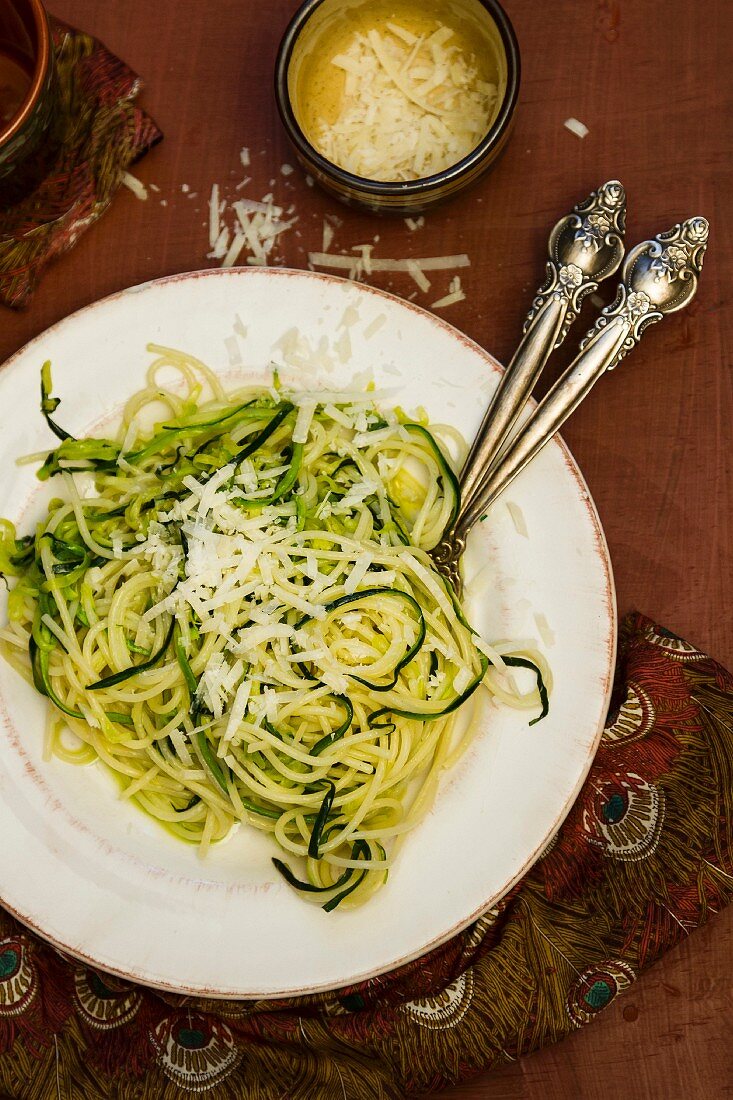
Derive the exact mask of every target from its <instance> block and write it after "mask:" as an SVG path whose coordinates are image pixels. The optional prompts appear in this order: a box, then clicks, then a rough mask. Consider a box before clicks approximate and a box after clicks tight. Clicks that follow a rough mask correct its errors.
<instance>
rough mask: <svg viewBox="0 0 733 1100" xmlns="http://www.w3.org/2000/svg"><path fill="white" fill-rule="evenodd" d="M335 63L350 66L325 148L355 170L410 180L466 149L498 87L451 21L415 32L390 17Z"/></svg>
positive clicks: (477, 136)
mask: <svg viewBox="0 0 733 1100" xmlns="http://www.w3.org/2000/svg"><path fill="white" fill-rule="evenodd" d="M331 64H333V65H335V66H336V67H337V68H339V69H341V70H342V71H343V73H344V91H343V96H342V102H341V107H340V112H339V115H338V117H337V118H336V120H335V122H333V123H332V124H328V123H327V122H326V121H325V120H323V119H321V120H320V121H319V123H318V126H317V132H316V133H315V134H314V135H313V139H314V141H315V144H316V145H317V147H318V149H319V151H320V152H321V153H322V154H323V155H324V156H326V157H327V158H328V159H329V160H331V161H333V162H334V163H335V164H338V165H340V166H341V167H342V168H344V169H346V171H349V172H353V173H354V174H355V175H358V176H364V177H366V178H368V179H375V180H390V181H395V180H410V179H420V178H422V177H424V176H431V175H434V174H435V173H436V172H441V171H443V170H444V169H446V168H448V167H450V166H451V165H452V164H455V163H456V162H457V161H459V160H461V159H462V158H463V157H465V156H467V155H468V154H469V153H470V152H471V150H472V149H474V148H475V147H476V145H477V144H478V142H479V141H480V140H481V138H482V137H483V135H484V134H485V133H486V131H487V130H488V127H489V122H490V118H491V114H492V110H493V107H494V104H495V101H496V96H497V90H496V86H495V85H494V84H489V83H488V82H486V81H485V80H482V79H481V78H480V76H479V73H478V70H477V68H476V62H475V59H474V58H473V57H467V56H466V55H465V53H464V52H463V50H462V49H461V47H460V45H459V44H458V43H457V41H456V36H455V34H454V32H453V31H452V30H451V29H450V28H449V27H445V26H438V28H437V29H436V30H435V31H434V32H433V33H432V34H428V35H422V36H420V37H419V38H417V37H416V36H415V35H413V34H412V33H411V32H409V31H407V30H406V29H405V28H402V27H400V26H398V25H397V24H395V23H388V24H387V25H386V28H385V31H384V32H383V33H380V32H379V31H377V30H371V31H369V32H368V34H362V33H356V34H355V35H354V37H353V38H352V40H351V41H350V43H349V44H348V47H347V48H346V49H345V50H344V51H342V53H340V54H338V55H337V56H336V57H334V58H332V61H331Z"/></svg>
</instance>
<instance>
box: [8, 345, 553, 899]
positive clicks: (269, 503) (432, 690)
mask: <svg viewBox="0 0 733 1100" xmlns="http://www.w3.org/2000/svg"><path fill="white" fill-rule="evenodd" d="M151 350H152V352H153V353H154V356H155V359H154V362H153V363H152V366H151V367H150V371H149V375H148V385H147V387H146V388H145V389H144V390H142V391H141V392H140V393H137V394H136V395H135V396H134V397H132V398H131V399H130V401H129V402H128V404H127V406H126V408H125V411H124V414H123V417H122V424H121V428H120V432H119V434H118V436H117V438H116V439H102V438H91V437H90V438H83V439H75V438H73V437H72V436H70V435H69V434H68V433H67V432H66V431H65V430H64V429H63V428H61V427H60V426H59V424H58V423H57V422H56V420H55V419H54V416H55V413H56V409H57V406H58V404H59V401H58V399H57V398H54V397H52V396H51V379H50V366H49V364H44V367H43V370H42V381H41V395H42V401H41V408H42V412H43V414H44V416H45V417H46V419H47V421H48V424H49V427H50V428H51V430H52V431H54V433H55V434H56V436H57V437H58V438H59V440H60V442H59V445H58V446H57V447H56V448H55V449H54V450H53V451H52V452H51V453H50V454H48V455H47V456H46V457H45V460H44V461H43V463H42V465H41V467H40V469H39V471H38V476H39V477H40V478H41V479H42V480H47V479H49V478H55V479H57V481H58V482H59V483H61V484H62V485H63V494H60V495H59V496H58V497H55V498H54V499H53V500H52V501H51V502H50V504H49V508H48V515H47V517H46V518H45V520H44V521H43V522H42V523H41V524H40V525H39V527H38V529H37V531H36V532H35V534H33V535H27V536H25V537H22V538H17V537H16V532H15V529H14V527H13V525H12V524H11V523H9V522H8V521H5V520H4V521H0V535H1V536H2V537H1V539H0V569H1V570H2V572H3V573H4V574H6V575H12V576H15V577H16V578H17V582H16V583H15V585H14V586H13V588H12V590H11V592H10V594H9V625H8V627H7V628H5V629H3V630H2V631H0V645H2V648H3V652H4V654H5V655H6V657H7V658H8V659H9V660H10V661H11V662H12V663H13V665H14V666H15V667H16V668H18V669H19V671H21V672H22V673H23V674H24V675H26V676H27V677H28V678H29V679H31V680H32V682H33V684H34V685H35V687H36V689H37V690H38V691H39V692H41V693H42V694H43V695H44V696H46V697H47V698H48V700H49V703H50V704H51V706H50V721H49V731H48V735H47V736H48V742H47V751H48V752H49V753H54V754H56V755H58V756H59V757H61V758H63V759H65V760H68V761H70V762H73V763H81V764H84V763H89V762H91V761H94V760H100V761H102V762H103V763H104V764H105V765H106V766H107V767H108V768H110V769H111V770H112V771H113V773H114V774H115V775H116V777H117V778H118V780H119V782H120V784H121V787H122V793H123V797H126V798H128V799H134V801H135V802H136V803H137V804H139V806H141V807H142V808H143V810H145V811H146V812H147V813H148V814H150V815H151V816H152V817H154V818H155V819H156V820H157V821H159V822H161V823H162V824H164V825H165V826H166V827H167V828H168V829H169V830H171V831H172V832H173V833H175V834H176V835H177V836H178V837H180V838H182V839H184V840H187V841H191V842H195V843H197V844H199V845H200V847H201V849H202V851H204V852H205V851H206V849H207V848H208V846H209V845H210V844H211V843H213V842H216V841H218V840H221V839H222V838H223V837H225V836H226V835H227V834H228V833H229V832H230V830H231V828H232V826H233V825H235V824H237V823H239V822H246V823H248V824H249V825H252V826H254V827H256V828H258V829H261V830H265V831H267V832H269V833H271V834H272V835H273V837H274V839H275V840H276V842H277V844H278V845H279V848H280V849H281V853H282V854H283V855H284V856H286V859H287V860H288V862H286V861H285V860H283V859H280V858H276V859H274V862H275V865H276V867H277V868H278V870H279V871H280V873H281V874H282V875H283V876H284V877H285V878H286V879H287V881H288V882H289V883H290V884H291V885H292V886H293V887H295V888H296V889H297V890H299V891H301V892H303V893H304V894H307V895H310V896H311V897H312V898H313V899H314V900H318V902H319V903H320V904H321V905H322V906H323V908H325V909H326V910H331V909H334V908H335V907H336V906H337V905H339V904H341V903H342V902H344V901H345V900H346V899H348V902H347V904H355V903H357V902H363V901H364V900H366V898H367V897H369V896H370V895H371V894H372V893H373V892H374V891H375V890H376V889H377V888H378V887H379V886H380V885H381V884H382V883H383V882H384V881H385V879H386V877H387V872H388V868H389V864H390V860H391V859H392V858H393V857H394V852H395V850H396V847H397V846H398V844H399V841H400V839H401V838H402V837H403V836H404V834H405V833H406V832H407V831H408V830H409V829H411V828H413V827H414V825H415V824H416V823H417V822H418V821H419V820H420V818H421V817H422V816H423V815H424V814H425V812H426V811H427V810H428V809H429V807H430V805H431V804H432V801H433V799H434V795H435V791H436V787H437V783H438V780H439V776H440V774H441V772H442V770H443V769H444V768H445V767H447V766H449V765H450V764H451V762H452V761H454V760H455V759H456V757H457V755H458V753H459V752H460V751H461V748H462V747H463V745H464V744H465V740H466V737H467V736H468V735H463V736H462V737H459V736H458V733H457V727H456V724H455V715H456V712H457V711H458V709H459V708H460V707H462V706H463V704H464V703H466V701H467V700H469V699H470V698H471V697H472V696H473V694H474V693H475V691H476V689H477V688H478V687H479V685H481V684H484V685H485V686H486V687H487V688H488V690H489V691H490V692H491V693H492V694H493V695H494V696H495V697H496V698H497V699H501V701H502V702H506V703H509V704H510V705H514V706H518V707H524V708H536V707H538V706H541V710H542V713H543V714H544V713H545V711H546V706H547V696H546V686H545V682H547V683H548V684H549V678H548V672H547V669H546V666H545V665H544V662H543V661H542V658H541V657H540V656H539V655H538V654H536V653H534V652H529V651H526V652H525V651H520V652H518V651H517V648H516V646H515V647H511V646H510V645H508V644H507V645H503V646H501V645H499V646H496V647H489V646H488V645H486V644H485V643H484V642H482V641H481V639H480V638H478V636H477V635H476V634H475V633H474V632H473V631H472V630H471V628H470V626H469V625H468V623H467V622H466V620H465V618H464V616H463V614H462V612H461V609H460V607H459V605H458V603H457V600H456V598H455V595H454V593H453V592H452V590H451V588H450V586H449V585H448V584H447V582H446V581H445V580H444V579H443V578H441V577H440V576H439V575H438V574H437V573H436V571H435V570H434V568H433V566H432V563H431V560H430V557H429V555H428V551H429V550H430V549H431V548H432V547H433V546H435V545H436V543H437V542H438V541H439V539H440V537H441V535H442V533H443V531H444V530H445V529H446V527H447V526H448V525H449V524H450V523H451V521H452V519H453V518H454V517H455V515H456V511H457V508H458V503H459V495H458V483H457V481H456V477H455V474H454V471H453V465H452V462H451V460H449V458H448V457H447V454H448V448H449V445H451V446H455V445H456V443H457V435H456V433H455V432H453V431H452V429H449V428H440V427H433V428H432V429H431V430H428V427H427V426H426V424H424V423H421V422H415V421H411V420H409V419H408V418H407V417H405V416H404V415H403V414H401V413H400V412H399V410H397V411H390V412H380V411H379V409H378V408H377V407H376V406H375V404H374V395H373V394H369V393H364V392H353V393H350V392H348V391H346V392H341V393H332V394H327V393H308V392H299V393H287V392H284V391H283V389H282V388H281V387H280V386H279V385H278V383H277V380H275V384H274V385H273V387H272V388H270V389H263V388H261V387H260V388H246V389H240V390H238V391H237V392H234V393H231V394H228V393H226V392H225V391H224V390H223V388H222V386H221V383H220V381H219V379H218V378H217V377H216V375H215V374H214V373H212V372H211V371H209V370H208V369H207V368H206V367H205V366H204V365H203V364H201V363H200V362H198V361H197V360H194V359H193V358H192V357H190V356H186V355H184V354H182V353H180V352H176V351H172V350H170V349H166V348H160V347H156V346H153V345H151ZM171 370H174V371H175V372H176V373H175V384H173V383H169V384H168V385H166V386H164V385H162V384H161V372H163V371H165V372H167V373H168V374H170V372H171ZM161 414H162V415H161ZM146 425H147V426H146ZM459 457H460V456H459ZM510 651H511V655H509V654H510ZM502 653H504V654H505V655H507V656H506V661H505V660H504V658H503V657H502ZM511 664H514V665H523V666H527V667H530V668H531V669H532V670H533V671H534V672H535V678H536V686H535V687H533V688H532V690H530V691H529V692H527V693H524V694H521V693H519V692H518V691H517V688H516V686H515V685H514V683H513V680H512V677H511V675H510V674H509V673H508V671H507V666H509V665H511ZM535 720H537V719H535ZM69 731H70V732H71V734H72V735H74V736H73V737H72V738H71V739H70V738H69ZM293 859H295V860H296V861H297V864H298V865H299V867H300V870H299V871H298V873H297V874H296V872H295V871H294V870H293V868H292V867H291V863H292V861H293Z"/></svg>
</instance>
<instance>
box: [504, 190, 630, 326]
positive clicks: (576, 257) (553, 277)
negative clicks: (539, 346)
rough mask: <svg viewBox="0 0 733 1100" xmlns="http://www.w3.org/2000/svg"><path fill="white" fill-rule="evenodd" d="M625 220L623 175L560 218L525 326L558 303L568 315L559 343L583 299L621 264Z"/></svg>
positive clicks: (561, 324)
mask: <svg viewBox="0 0 733 1100" xmlns="http://www.w3.org/2000/svg"><path fill="white" fill-rule="evenodd" d="M625 221H626V192H625V191H624V188H623V187H622V185H621V184H620V183H619V182H618V180H610V181H609V182H608V183H604V184H603V186H602V187H599V188H598V190H597V191H593V192H592V193H591V194H590V195H589V197H588V198H587V199H586V200H585V201H584V202H582V203H578V205H577V206H576V207H574V209H573V211H572V213H570V214H568V216H567V217H566V218H563V219H562V221H559V222H558V223H557V225H556V226H555V228H554V229H553V231H552V234H551V235H550V240H549V246H548V252H549V257H550V258H549V261H548V263H547V274H546V278H545V282H544V283H543V285H542V286H541V287H540V289H539V290H538V291H537V294H536V296H535V298H534V301H533V302H532V305H531V307H530V310H529V313H528V314H527V320H526V321H525V324H524V331H525V332H527V331H528V330H529V329H530V328H531V327H532V325H533V324H534V322H535V319H536V318H537V316H538V314H539V313H540V311H541V310H543V309H545V308H547V306H548V303H550V302H555V303H558V304H559V305H560V307H561V309H562V311H563V316H562V320H561V323H560V328H559V332H558V335H557V338H556V340H555V344H554V346H555V347H559V346H560V344H561V343H562V342H563V340H564V339H565V337H566V336H567V333H568V329H569V328H570V326H571V325H572V323H573V322H574V321H575V319H576V318H577V316H578V313H579V312H580V307H581V304H582V302H583V299H584V298H585V297H586V296H587V295H588V294H591V293H592V292H593V291H594V290H597V288H598V284H599V283H600V282H601V280H602V279H605V278H607V276H608V275H610V274H612V273H613V271H615V270H616V267H618V264H619V263H620V261H621V257H622V256H623V234H624V228H625Z"/></svg>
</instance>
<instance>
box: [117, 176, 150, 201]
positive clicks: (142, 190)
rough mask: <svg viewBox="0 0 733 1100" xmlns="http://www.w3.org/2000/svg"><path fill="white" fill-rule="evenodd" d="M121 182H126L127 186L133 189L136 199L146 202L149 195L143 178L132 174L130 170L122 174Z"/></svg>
mask: <svg viewBox="0 0 733 1100" xmlns="http://www.w3.org/2000/svg"><path fill="white" fill-rule="evenodd" d="M120 183H122V184H124V186H125V187H127V188H128V189H129V190H130V191H132V193H133V195H134V196H135V198H136V199H140V200H141V202H145V200H146V199H147V197H148V192H147V188H146V187H145V184H144V183H143V182H142V181H141V180H139V179H137V177H135V176H133V175H131V174H130V172H123V173H122V175H121V176H120Z"/></svg>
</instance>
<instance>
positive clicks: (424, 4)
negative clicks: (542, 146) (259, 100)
mask: <svg viewBox="0 0 733 1100" xmlns="http://www.w3.org/2000/svg"><path fill="white" fill-rule="evenodd" d="M519 77H520V61H519V47H518V45H517V40H516V36H515V34H514V30H513V28H512V25H511V23H510V22H509V19H508V18H507V16H506V14H505V12H504V11H503V9H502V8H501V7H500V5H499V4H498V3H497V2H496V0H450V2H448V0H419V2H418V0H306V2H305V3H304V4H303V5H302V6H301V7H300V8H299V9H298V11H297V12H296V13H295V15H294V16H293V19H292V20H291V22H290V25H289V26H288V28H287V30H286V32H285V35H284V36H283V39H282V42H281V44H280V49H279V52H278V57H277V62H276V68H275V95H276V100H277V106H278V110H279V112H280V117H281V119H282V122H283V125H284V126H285V129H286V131H287V134H288V137H289V138H290V141H291V142H292V144H293V147H294V149H295V153H296V156H297V158H298V160H299V161H300V163H301V165H302V167H303V168H304V169H305V170H306V172H307V173H308V174H309V175H310V176H311V177H312V178H313V179H314V180H316V181H317V182H318V183H319V184H321V185H322V186H323V187H324V188H325V189H326V190H327V191H329V192H330V193H331V194H332V195H335V196H336V197H337V198H338V199H340V200H341V201H342V202H345V203H347V204H348V205H354V206H360V207H363V208H366V209H368V210H370V211H375V212H379V213H381V212H393V213H397V214H402V215H404V214H407V213H419V212H421V211H424V210H427V209H428V208H430V207H432V206H434V205H435V204H436V203H438V202H441V201H443V200H444V199H446V198H449V197H452V196H453V195H455V194H456V193H457V192H459V191H461V190H463V189H464V188H465V187H467V186H469V185H470V184H472V183H473V182H475V181H476V180H477V179H478V178H479V177H481V176H482V175H484V173H485V172H487V171H488V170H489V169H490V168H491V167H492V166H493V165H494V163H495V162H496V160H497V158H498V157H499V155H500V153H501V152H502V151H503V149H504V147H505V145H506V142H507V140H508V137H509V134H510V131H511V126H512V122H513V118H514V112H515V108H516V103H517V96H518V93H519Z"/></svg>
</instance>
